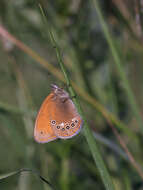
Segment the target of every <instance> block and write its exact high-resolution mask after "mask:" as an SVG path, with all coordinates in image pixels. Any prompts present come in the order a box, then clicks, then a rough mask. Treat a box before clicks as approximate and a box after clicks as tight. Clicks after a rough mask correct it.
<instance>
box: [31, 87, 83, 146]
mask: <svg viewBox="0 0 143 190" xmlns="http://www.w3.org/2000/svg"><path fill="white" fill-rule="evenodd" d="M51 87H52V92H51V93H50V94H49V95H48V96H47V98H46V99H45V100H44V102H43V104H42V106H41V108H40V111H39V113H38V115H37V118H36V123H35V128H34V138H35V140H36V141H37V142H39V143H46V142H49V141H53V140H55V139H57V138H60V139H69V138H71V137H73V136H75V135H77V134H78V133H79V131H80V129H81V127H82V123H83V122H82V119H81V117H80V115H79V113H78V112H77V110H76V107H75V105H74V103H73V101H72V100H71V99H70V97H69V94H68V93H67V92H66V91H65V90H64V89H62V88H59V87H58V86H56V85H51Z"/></svg>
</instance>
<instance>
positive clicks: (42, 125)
mask: <svg viewBox="0 0 143 190" xmlns="http://www.w3.org/2000/svg"><path fill="white" fill-rule="evenodd" d="M52 97H53V94H52V93H51V94H50V95H49V96H48V97H47V98H46V99H45V100H44V102H43V104H42V106H41V108H40V111H39V113H38V115H37V118H36V123H35V128H34V138H35V140H36V141H37V142H39V143H46V142H49V141H53V140H55V139H57V136H56V135H55V133H54V131H53V129H52V127H51V123H50V116H51V113H50V111H51V110H52V109H50V108H51V106H52V105H51V103H53V101H51V99H52Z"/></svg>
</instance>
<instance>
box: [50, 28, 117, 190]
mask: <svg viewBox="0 0 143 190" xmlns="http://www.w3.org/2000/svg"><path fill="white" fill-rule="evenodd" d="M49 34H50V38H51V41H52V44H53V46H54V47H55V49H56V54H57V59H58V62H59V64H60V67H61V70H62V72H63V74H64V77H65V80H66V83H67V85H68V88H69V92H70V95H71V96H73V97H75V92H74V90H73V88H72V86H71V84H70V79H69V77H68V75H67V73H66V69H65V67H64V64H63V61H62V58H61V55H60V51H59V48H58V46H57V43H56V41H55V39H54V36H53V34H52V32H51V31H50V32H49ZM74 102H75V104H76V106H77V109H78V111H79V113H80V114H81V116H82V118H83V120H84V128H83V130H84V135H85V137H86V140H87V142H88V145H89V148H90V150H91V153H92V156H93V158H94V161H95V163H96V165H97V168H98V170H99V172H100V175H101V178H102V181H103V183H104V185H105V187H106V189H107V190H114V185H113V183H112V180H111V177H110V175H109V173H108V170H107V168H106V166H105V163H104V161H103V159H102V157H101V155H100V152H99V149H98V146H97V144H96V141H95V138H94V136H93V134H92V132H91V130H90V128H89V127H88V124H87V122H86V119H85V116H84V114H83V111H82V110H81V107H80V104H79V103H78V101H77V98H76V97H75V98H74Z"/></svg>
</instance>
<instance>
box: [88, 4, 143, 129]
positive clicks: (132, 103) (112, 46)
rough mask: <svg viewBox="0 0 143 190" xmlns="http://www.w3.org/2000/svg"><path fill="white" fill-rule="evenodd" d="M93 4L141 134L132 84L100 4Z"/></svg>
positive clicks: (142, 123)
mask: <svg viewBox="0 0 143 190" xmlns="http://www.w3.org/2000/svg"><path fill="white" fill-rule="evenodd" d="M91 3H92V4H93V5H94V7H95V10H96V12H97V15H98V17H99V21H100V23H101V26H102V28H103V32H104V35H105V38H106V40H107V42H108V44H109V47H110V50H111V53H112V56H113V58H114V62H115V64H116V67H117V70H118V73H119V76H120V78H121V80H122V81H123V85H124V89H125V92H126V94H127V97H128V99H129V104H130V106H131V109H132V111H133V113H134V115H135V117H136V119H137V121H138V125H139V127H140V130H141V132H143V120H142V116H141V114H140V111H139V107H138V105H137V104H136V101H135V97H134V94H133V92H132V90H131V87H130V84H129V82H128V79H127V77H126V74H125V72H124V68H123V67H122V64H121V60H120V57H119V55H118V51H117V49H116V47H115V44H114V41H113V39H112V37H111V35H110V32H109V30H108V27H107V24H106V22H105V20H104V17H103V15H102V12H101V9H100V7H99V4H98V1H97V0H92V1H91Z"/></svg>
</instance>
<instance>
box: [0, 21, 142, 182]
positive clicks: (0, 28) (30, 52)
mask: <svg viewBox="0 0 143 190" xmlns="http://www.w3.org/2000/svg"><path fill="white" fill-rule="evenodd" d="M0 35H1V36H2V37H4V38H6V39H8V40H10V41H11V42H12V43H14V44H15V45H16V46H17V47H19V48H20V49H21V50H23V51H24V52H25V53H27V54H28V55H30V56H31V57H32V58H34V60H36V61H37V62H39V63H40V64H41V65H43V66H44V67H45V68H48V69H49V70H50V71H51V73H53V74H54V75H55V76H56V77H57V78H59V79H60V80H61V81H63V82H65V80H64V77H63V75H62V73H61V72H60V71H58V70H57V69H56V68H55V67H54V66H52V65H51V64H49V63H48V62H47V61H46V60H44V59H43V58H42V57H40V56H39V55H38V54H36V53H35V52H34V51H33V50H32V49H31V48H29V47H28V46H26V45H25V44H24V43H22V42H20V41H19V40H17V39H16V38H15V37H14V36H13V35H11V34H10V33H8V32H7V30H6V29H4V27H3V26H2V25H0ZM72 85H73V87H74V88H75V90H76V91H77V92H78V94H80V95H81V96H82V97H83V98H84V99H85V100H87V101H88V102H89V103H90V104H91V105H95V107H96V108H97V109H98V110H99V111H100V112H101V113H102V115H103V116H104V117H105V119H106V120H107V122H108V124H109V126H110V127H111V129H112V131H113V133H114V134H115V136H116V138H117V139H118V141H119V143H120V145H121V146H122V148H123V149H124V151H125V152H126V154H127V155H128V158H129V160H130V163H131V164H132V165H133V167H134V168H135V169H136V171H137V172H138V174H139V175H140V177H141V178H142V179H143V171H142V169H141V168H140V166H139V164H138V163H137V162H136V161H135V159H134V157H133V155H132V154H131V153H130V151H129V150H128V148H127V146H126V144H125V142H124V141H123V139H122V138H121V136H120V135H119V133H118V131H117V130H116V129H115V127H114V126H113V125H112V122H111V114H110V113H108V112H107V111H106V110H105V109H104V108H103V107H102V106H101V105H100V104H99V103H98V102H97V101H96V100H95V99H94V98H92V97H91V96H90V95H89V94H88V93H86V92H85V91H84V90H82V89H81V88H79V87H78V86H77V85H76V84H75V83H74V82H72ZM112 119H113V116H112Z"/></svg>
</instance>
